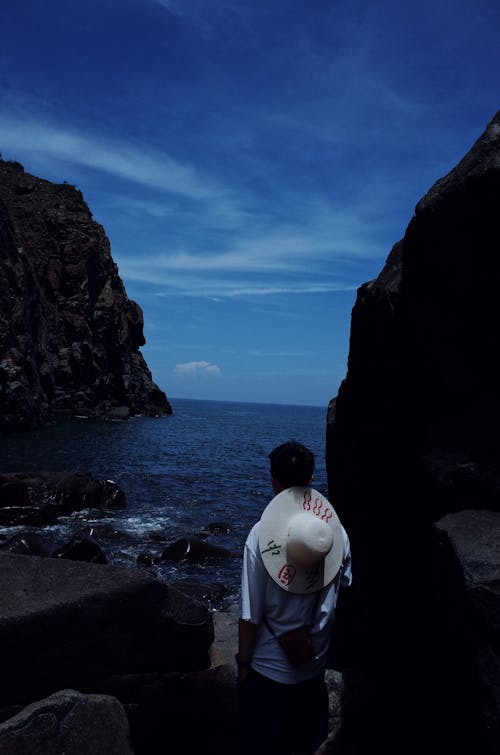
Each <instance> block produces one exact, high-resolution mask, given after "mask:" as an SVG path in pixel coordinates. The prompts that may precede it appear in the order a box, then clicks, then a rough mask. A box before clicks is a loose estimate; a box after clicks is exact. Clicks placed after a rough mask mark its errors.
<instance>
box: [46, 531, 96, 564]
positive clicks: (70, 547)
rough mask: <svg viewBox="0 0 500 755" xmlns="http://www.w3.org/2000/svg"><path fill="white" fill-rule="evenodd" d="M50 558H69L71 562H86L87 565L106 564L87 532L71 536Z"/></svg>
mask: <svg viewBox="0 0 500 755" xmlns="http://www.w3.org/2000/svg"><path fill="white" fill-rule="evenodd" d="M52 556H53V557H54V558H69V559H70V560H71V561H86V562H87V563H89V564H107V563H108V559H107V558H106V556H105V554H104V552H103V550H102V548H101V546H100V545H99V544H98V543H97V541H96V540H94V538H93V537H92V535H89V533H88V532H85V531H83V530H82V531H80V532H77V533H75V534H74V535H73V537H72V538H71V539H70V540H69V542H67V543H65V544H64V545H63V546H62V547H61V548H58V549H57V550H56V551H55V552H54V553H53V554H52Z"/></svg>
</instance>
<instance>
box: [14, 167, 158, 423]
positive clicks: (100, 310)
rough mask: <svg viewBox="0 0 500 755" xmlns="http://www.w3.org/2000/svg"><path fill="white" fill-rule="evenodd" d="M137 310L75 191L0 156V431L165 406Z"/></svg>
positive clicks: (120, 415) (119, 415) (151, 411)
mask: <svg viewBox="0 0 500 755" xmlns="http://www.w3.org/2000/svg"><path fill="white" fill-rule="evenodd" d="M144 342H145V341H144V335H143V315H142V311H141V309H140V307H139V306H138V305H137V304H136V303H135V302H133V301H131V300H130V299H129V298H128V297H127V294H126V292H125V289H124V286H123V283H122V281H121V279H120V277H119V275H118V269H117V267H116V264H115V263H114V261H113V259H112V257H111V252H110V245H109V241H108V239H107V237H106V235H105V232H104V229H103V228H102V227H101V226H100V225H99V224H98V223H96V222H95V221H94V220H93V218H92V215H91V213H90V211H89V209H88V207H87V205H86V204H85V202H84V200H83V197H82V195H81V193H80V192H79V191H78V190H77V189H75V188H74V187H73V186H70V185H69V184H66V183H64V184H53V183H50V182H49V181H45V180H42V179H40V178H36V177H35V176H31V175H29V174H27V173H25V172H24V170H23V168H22V166H21V165H20V164H19V163H13V162H6V161H3V160H1V159H0V430H11V429H18V428H30V427H33V426H36V425H40V424H43V423H45V422H47V421H49V420H50V419H52V418H53V417H55V416H57V415H61V414H70V415H74V414H76V415H82V416H91V415H99V416H109V417H110V418H120V419H122V418H125V417H126V416H128V415H129V414H130V415H133V414H147V415H154V416H156V415H161V414H169V413H170V412H171V407H170V405H169V403H168V401H167V398H166V396H165V394H164V393H163V391H161V390H160V389H159V388H158V386H157V385H155V383H154V382H153V380H152V377H151V373H150V371H149V369H148V367H147V365H146V363H145V361H144V358H143V357H142V354H141V353H140V347H141V346H143V345H144Z"/></svg>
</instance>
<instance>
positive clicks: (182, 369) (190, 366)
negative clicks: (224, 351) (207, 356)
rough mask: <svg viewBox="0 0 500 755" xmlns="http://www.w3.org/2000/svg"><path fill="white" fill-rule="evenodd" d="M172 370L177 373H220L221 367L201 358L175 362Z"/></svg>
mask: <svg viewBox="0 0 500 755" xmlns="http://www.w3.org/2000/svg"><path fill="white" fill-rule="evenodd" d="M174 372H175V373H176V374H177V375H200V374H201V375H220V373H221V369H220V367H219V366H218V365H217V364H212V363H211V362H206V361H205V360H203V359H201V360H199V361H195V362H183V363H182V364H176V365H175V369H174Z"/></svg>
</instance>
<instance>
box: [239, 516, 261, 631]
mask: <svg viewBox="0 0 500 755" xmlns="http://www.w3.org/2000/svg"><path fill="white" fill-rule="evenodd" d="M266 585H267V571H266V567H265V566H264V562H263V561H262V556H261V555H260V550H259V534H258V524H256V525H255V526H254V527H253V529H252V530H251V531H250V534H249V535H248V538H247V541H246V543H245V549H244V551H243V567H242V570H241V595H240V619H243V620H245V621H251V622H252V624H260V623H261V622H262V619H263V616H264V607H265V599H266Z"/></svg>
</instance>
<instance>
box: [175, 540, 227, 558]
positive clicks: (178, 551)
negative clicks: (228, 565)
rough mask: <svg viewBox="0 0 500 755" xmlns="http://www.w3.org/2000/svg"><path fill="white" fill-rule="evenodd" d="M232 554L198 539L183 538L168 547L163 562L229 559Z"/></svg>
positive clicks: (225, 549)
mask: <svg viewBox="0 0 500 755" xmlns="http://www.w3.org/2000/svg"><path fill="white" fill-rule="evenodd" d="M230 556H231V552H230V551H228V550H227V548H221V547H220V546H219V545H213V544H212V543H207V542H206V541H205V540H198V538H196V537H183V538H181V539H180V540H176V541H175V543H172V544H171V545H168V546H167V547H166V548H165V550H164V551H163V553H162V556H161V558H162V561H200V560H203V559H204V558H229V557H230Z"/></svg>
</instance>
